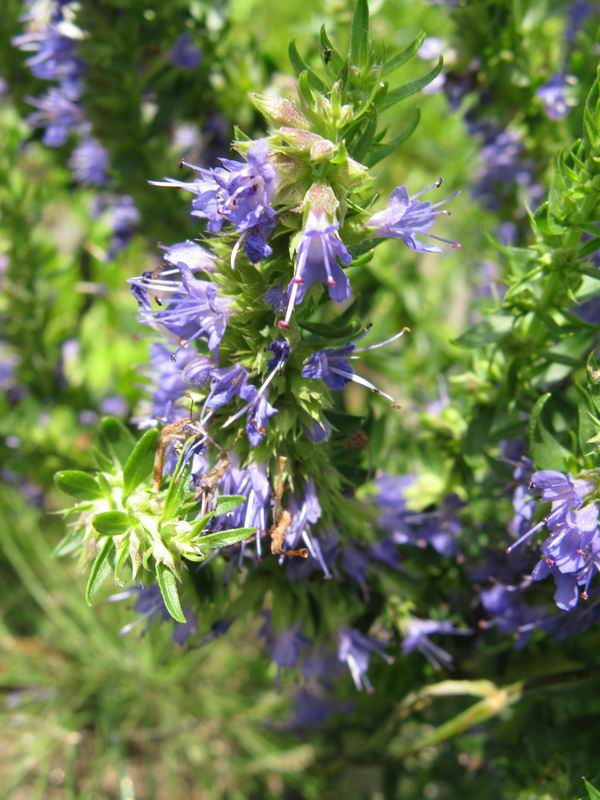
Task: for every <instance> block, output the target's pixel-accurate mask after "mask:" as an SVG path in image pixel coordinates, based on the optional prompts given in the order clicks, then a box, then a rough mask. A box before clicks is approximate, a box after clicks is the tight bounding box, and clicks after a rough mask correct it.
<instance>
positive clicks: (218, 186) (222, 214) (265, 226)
mask: <svg viewBox="0 0 600 800" xmlns="http://www.w3.org/2000/svg"><path fill="white" fill-rule="evenodd" d="M221 164H222V166H221V167H216V168H215V169H204V168H202V167H197V166H194V165H193V164H188V163H187V162H185V166H189V167H191V168H192V169H194V170H196V171H197V172H198V173H199V175H200V178H199V179H197V180H195V181H192V182H191V183H186V182H185V181H177V180H174V179H172V178H166V179H165V180H164V181H151V183H152V184H153V185H155V186H174V187H179V188H181V189H186V190H187V191H190V192H192V193H193V194H194V195H195V198H194V200H193V201H192V209H193V210H192V215H193V216H196V217H201V218H202V219H206V220H207V221H208V226H207V227H208V230H209V231H210V232H211V233H217V232H218V231H220V230H221V228H222V226H223V223H224V222H230V223H232V224H233V225H234V226H235V227H236V229H237V230H238V231H239V232H240V233H241V234H242V236H241V237H240V239H239V241H238V243H237V245H236V247H235V248H234V250H233V252H232V259H231V260H232V266H233V265H234V263H235V256H236V254H237V250H238V248H239V246H240V244H241V243H242V242H243V240H244V239H245V238H246V237H247V236H248V237H249V238H250V255H251V256H252V257H255V256H256V255H257V253H258V251H259V250H260V249H261V248H262V250H263V252H267V251H266V249H265V248H266V243H265V244H264V246H263V244H262V243H261V240H264V238H265V237H266V236H267V235H268V234H269V233H270V231H271V230H272V229H273V226H274V224H275V212H274V210H273V209H272V208H271V205H270V204H271V201H272V199H273V195H274V193H275V188H276V186H277V170H276V169H275V167H274V166H273V165H272V164H271V163H270V161H269V146H268V144H267V142H266V141H265V140H264V139H261V140H259V141H257V142H254V143H253V144H252V145H251V146H250V147H249V149H248V153H247V157H246V161H232V160H231V159H227V158H222V159H221ZM269 251H270V248H269Z"/></svg>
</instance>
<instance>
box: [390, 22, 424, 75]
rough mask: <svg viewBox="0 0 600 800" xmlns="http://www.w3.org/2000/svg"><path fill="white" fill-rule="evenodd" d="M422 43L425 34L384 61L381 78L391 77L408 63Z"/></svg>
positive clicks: (421, 34)
mask: <svg viewBox="0 0 600 800" xmlns="http://www.w3.org/2000/svg"><path fill="white" fill-rule="evenodd" d="M424 41H425V34H424V33H420V34H419V35H418V36H417V38H416V39H413V41H412V42H411V43H410V44H409V45H408V47H406V48H405V49H404V50H401V51H400V52H399V53H396V55H395V56H392V57H391V58H390V60H389V61H386V63H385V64H384V65H383V71H382V73H381V75H382V77H384V78H385V77H386V75H391V74H392V72H394V71H395V70H397V69H398V68H399V67H401V66H402V65H403V64H406V62H407V61H410V59H411V58H412V57H413V56H414V55H415V53H416V52H417V50H418V49H419V47H421V45H422V44H423V42H424Z"/></svg>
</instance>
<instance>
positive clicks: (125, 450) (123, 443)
mask: <svg viewBox="0 0 600 800" xmlns="http://www.w3.org/2000/svg"><path fill="white" fill-rule="evenodd" d="M100 431H101V436H102V442H103V444H104V446H105V447H106V450H107V451H108V453H109V454H110V455H111V457H112V459H113V461H114V462H115V463H116V464H117V466H119V465H120V466H124V464H125V462H126V461H127V458H128V457H129V454H130V453H131V451H132V450H133V448H134V447H135V439H134V438H133V436H132V435H131V433H130V432H129V431H128V430H127V428H126V427H125V425H123V423H122V422H121V421H120V420H118V419H116V418H115V417H104V419H103V420H102V423H101V426H100Z"/></svg>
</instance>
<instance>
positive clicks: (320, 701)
mask: <svg viewBox="0 0 600 800" xmlns="http://www.w3.org/2000/svg"><path fill="white" fill-rule="evenodd" d="M335 710H336V704H335V703H334V702H333V701H332V700H329V699H327V698H326V697H321V696H320V695H317V694H315V693H314V692H312V691H310V690H309V689H306V688H302V689H300V690H299V691H298V692H297V693H296V695H295V697H294V713H293V716H292V718H291V719H290V721H289V722H288V723H287V725H286V728H289V729H290V730H302V729H306V728H317V727H319V726H320V725H322V724H323V723H324V722H326V721H327V719H328V718H329V717H330V716H331V715H332V714H333V713H334V711H335Z"/></svg>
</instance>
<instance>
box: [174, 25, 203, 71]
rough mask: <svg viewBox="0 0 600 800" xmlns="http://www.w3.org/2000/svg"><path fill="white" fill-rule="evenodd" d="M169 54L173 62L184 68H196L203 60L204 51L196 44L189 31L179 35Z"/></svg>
mask: <svg viewBox="0 0 600 800" xmlns="http://www.w3.org/2000/svg"><path fill="white" fill-rule="evenodd" d="M168 55H169V61H170V62H171V64H174V65H175V66H176V67H181V68H182V69H196V67H198V66H199V65H200V62H201V61H202V51H201V50H200V49H199V48H198V47H196V46H195V45H194V43H193V42H192V37H191V35H190V34H189V33H188V32H187V31H186V32H185V33H182V34H181V36H179V37H178V39H177V41H176V42H175V44H174V46H173V49H172V50H169V54H168Z"/></svg>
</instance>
